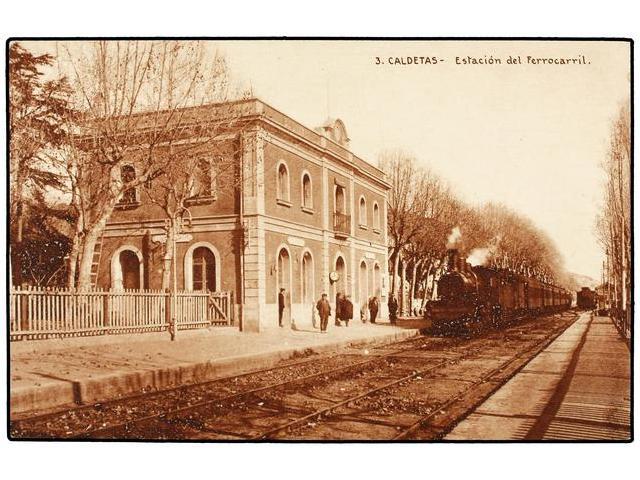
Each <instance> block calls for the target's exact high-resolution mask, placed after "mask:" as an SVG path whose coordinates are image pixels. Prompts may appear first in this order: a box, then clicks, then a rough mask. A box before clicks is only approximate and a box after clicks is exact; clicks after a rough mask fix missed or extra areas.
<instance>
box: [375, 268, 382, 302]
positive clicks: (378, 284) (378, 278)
mask: <svg viewBox="0 0 640 480" xmlns="http://www.w3.org/2000/svg"><path fill="white" fill-rule="evenodd" d="M381 280H382V276H381V272H380V265H378V264H377V263H376V264H375V265H374V266H373V295H374V296H376V297H378V300H380V296H381V295H382V285H381Z"/></svg>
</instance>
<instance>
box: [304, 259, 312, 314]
mask: <svg viewBox="0 0 640 480" xmlns="http://www.w3.org/2000/svg"><path fill="white" fill-rule="evenodd" d="M313 301H314V294H313V257H311V253H309V252H305V253H304V255H303V256H302V302H303V303H305V304H309V303H313Z"/></svg>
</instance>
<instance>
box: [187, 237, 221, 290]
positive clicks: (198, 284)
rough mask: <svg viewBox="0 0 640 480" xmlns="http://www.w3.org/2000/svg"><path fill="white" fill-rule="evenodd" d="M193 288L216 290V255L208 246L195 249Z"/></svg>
mask: <svg viewBox="0 0 640 480" xmlns="http://www.w3.org/2000/svg"><path fill="white" fill-rule="evenodd" d="M192 269H193V270H192V277H191V278H192V282H193V290H201V291H205V292H215V291H216V257H215V256H214V254H213V252H212V251H211V250H209V249H208V248H207V247H198V248H196V249H195V250H194V251H193V260H192Z"/></svg>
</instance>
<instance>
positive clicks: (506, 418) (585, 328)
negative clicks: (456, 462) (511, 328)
mask: <svg viewBox="0 0 640 480" xmlns="http://www.w3.org/2000/svg"><path fill="white" fill-rule="evenodd" d="M630 370H631V360H630V352H629V349H628V347H627V345H626V343H625V341H624V340H623V339H622V338H621V337H620V336H619V334H618V331H617V330H616V327H615V326H614V324H613V323H612V321H611V319H610V318H608V317H599V316H592V315H591V314H590V313H584V314H582V315H581V317H580V319H579V320H578V321H577V322H576V323H574V324H573V325H572V326H571V327H570V328H568V329H567V330H566V331H565V332H564V333H563V334H562V335H560V336H559V337H558V338H557V339H556V340H555V341H554V342H553V343H551V344H550V345H549V346H548V347H547V348H546V349H545V350H544V351H543V352H541V353H540V354H539V355H538V356H537V357H536V358H534V359H533V360H532V361H531V362H529V363H528V364H527V365H526V366H525V367H524V368H523V369H522V370H521V371H520V372H519V373H518V374H517V375H515V376H514V377H513V378H511V380H509V381H508V382H507V383H506V384H505V385H504V386H502V387H501V388H500V389H499V390H497V391H496V392H495V393H494V394H493V395H492V396H491V397H489V398H488V399H487V400H485V401H484V402H483V403H482V404H480V405H479V406H478V407H477V408H476V409H475V410H474V411H473V412H472V413H471V414H470V415H469V416H468V417H466V419H464V420H463V421H462V422H460V423H459V424H458V425H457V426H456V427H455V428H454V429H453V430H452V431H451V432H450V433H449V434H448V435H447V436H446V437H445V440H451V441H455V440H554V441H562V440H567V441H571V440H573V441H576V440H578V441H589V440H594V441H603V440H614V441H615V440H617V441H625V440H631V438H632V431H631V403H630V382H631V380H630Z"/></svg>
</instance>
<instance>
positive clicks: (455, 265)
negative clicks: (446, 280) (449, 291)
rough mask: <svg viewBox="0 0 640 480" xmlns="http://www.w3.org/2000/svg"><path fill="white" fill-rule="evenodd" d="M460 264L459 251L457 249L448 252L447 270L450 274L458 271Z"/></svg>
mask: <svg viewBox="0 0 640 480" xmlns="http://www.w3.org/2000/svg"><path fill="white" fill-rule="evenodd" d="M459 263H460V260H459V258H458V250H456V249H455V248H449V249H448V250H447V270H448V271H450V272H455V271H458V269H459Z"/></svg>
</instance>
